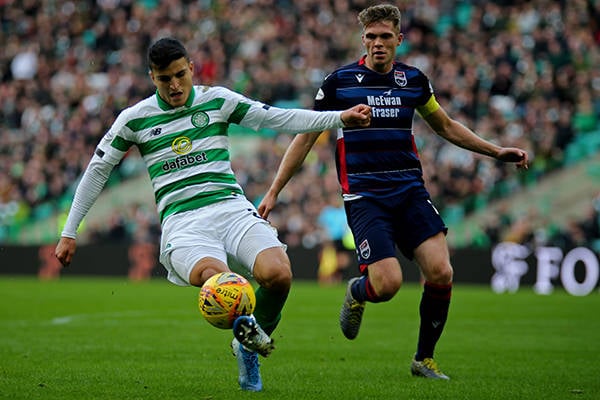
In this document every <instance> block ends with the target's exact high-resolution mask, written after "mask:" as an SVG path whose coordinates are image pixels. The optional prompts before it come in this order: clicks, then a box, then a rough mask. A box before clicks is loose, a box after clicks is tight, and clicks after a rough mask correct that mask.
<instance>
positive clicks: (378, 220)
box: [344, 198, 396, 273]
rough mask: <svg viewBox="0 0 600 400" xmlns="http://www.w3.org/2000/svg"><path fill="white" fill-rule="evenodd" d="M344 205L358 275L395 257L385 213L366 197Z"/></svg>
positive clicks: (392, 240) (385, 211) (389, 215)
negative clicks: (352, 241)
mask: <svg viewBox="0 0 600 400" xmlns="http://www.w3.org/2000/svg"><path fill="white" fill-rule="evenodd" d="M344 206H345V208H346V214H347V216H348V224H349V226H350V229H351V230H352V235H353V236H354V243H355V246H356V253H357V256H358V264H359V266H360V268H361V272H363V273H364V272H365V267H366V266H369V265H372V264H374V263H376V262H378V261H379V260H383V259H386V258H391V257H395V255H396V244H395V242H394V234H393V232H394V227H393V224H394V222H393V219H392V216H391V214H390V213H389V211H388V210H386V209H385V207H383V206H381V205H380V204H379V203H377V202H375V201H372V200H370V199H366V198H362V199H358V200H353V201H349V202H346V203H345V204H344Z"/></svg>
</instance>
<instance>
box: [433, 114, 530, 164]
mask: <svg viewBox="0 0 600 400" xmlns="http://www.w3.org/2000/svg"><path fill="white" fill-rule="evenodd" d="M424 119H425V121H426V122H427V124H429V126H430V127H431V129H433V130H434V131H435V132H436V133H437V134H438V135H439V136H441V137H443V138H444V139H446V140H448V141H449V142H451V143H453V144H455V145H457V146H459V147H462V148H463V149H467V150H471V151H473V152H476V153H479V154H483V155H486V156H489V157H493V158H495V159H497V160H500V161H504V162H511V163H515V164H516V165H517V168H523V169H527V168H528V164H529V158H528V155H527V152H526V151H525V150H522V149H519V148H516V147H500V146H498V145H496V144H494V143H492V142H489V141H487V140H485V139H483V138H481V137H480V136H478V135H477V134H476V133H475V132H473V131H472V130H471V129H469V128H467V127H466V126H464V125H463V124H461V123H460V122H458V121H456V120H454V119H452V118H450V117H449V116H448V114H446V112H445V111H444V110H443V109H442V108H441V107H440V108H438V109H437V110H436V111H434V112H433V113H431V114H429V115H427V116H425V117H424Z"/></svg>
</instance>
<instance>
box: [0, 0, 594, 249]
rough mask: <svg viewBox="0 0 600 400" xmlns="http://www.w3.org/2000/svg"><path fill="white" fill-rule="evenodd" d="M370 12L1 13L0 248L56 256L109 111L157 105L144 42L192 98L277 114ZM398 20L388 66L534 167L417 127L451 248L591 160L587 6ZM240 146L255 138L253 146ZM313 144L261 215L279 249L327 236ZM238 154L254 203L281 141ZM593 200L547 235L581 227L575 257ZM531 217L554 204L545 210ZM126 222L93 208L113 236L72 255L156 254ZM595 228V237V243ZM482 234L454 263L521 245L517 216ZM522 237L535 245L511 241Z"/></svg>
mask: <svg viewBox="0 0 600 400" xmlns="http://www.w3.org/2000/svg"><path fill="white" fill-rule="evenodd" d="M365 4H366V2H364V1H350V0H337V1H334V0H331V1H321V0H302V1H293V2H292V1H286V0H257V1H251V2H249V1H196V2H192V1H184V0H174V1H169V2H158V1H153V0H144V1H131V0H121V1H119V0H117V1H106V0H97V1H95V2H83V3H78V4H77V5H76V4H75V2H73V1H66V0H57V1H44V0H39V1H36V0H31V1H25V2H10V1H9V2H6V3H4V4H3V5H2V7H0V44H1V45H2V48H3V52H1V53H0V98H2V104H1V107H0V121H1V122H0V124H1V132H2V133H1V134H0V243H25V242H28V241H29V242H31V241H34V242H47V243H52V242H54V241H55V240H56V235H57V234H58V229H59V228H58V226H59V225H60V223H59V221H60V218H61V215H62V214H63V213H64V211H65V209H66V207H67V205H68V204H69V202H70V199H71V197H72V194H73V192H72V191H73V184H74V182H76V180H77V179H78V176H79V175H80V173H81V172H82V170H83V168H85V166H86V164H87V162H88V161H89V157H90V155H91V154H92V151H93V149H94V147H95V145H96V143H97V142H98V140H99V139H100V137H101V136H102V134H103V133H104V131H105V130H106V129H107V127H108V126H109V125H110V124H111V123H112V121H113V119H114V117H115V115H116V113H117V112H118V111H119V110H120V109H122V108H124V107H126V106H127V105H128V104H131V103H133V102H135V101H137V100H139V99H141V98H143V97H145V96H148V95H150V94H152V93H153V87H152V84H151V81H150V80H149V79H148V77H147V71H146V67H145V59H144V57H145V50H146V47H147V45H148V44H149V43H150V42H151V41H152V40H153V39H156V38H158V37H160V36H166V35H173V36H177V37H178V38H180V39H181V40H183V41H184V42H185V43H186V46H187V47H188V48H189V49H192V50H193V58H194V61H195V64H196V67H197V68H196V79H197V81H198V82H203V83H207V84H219V85H225V86H228V87H231V88H233V89H235V90H238V91H240V92H242V93H244V94H246V95H248V96H250V97H254V98H257V99H261V100H263V101H265V102H267V103H271V104H274V105H279V106H283V107H286V106H306V107H310V105H311V99H312V97H313V95H314V93H315V91H316V87H317V86H318V85H319V84H320V82H321V81H322V79H323V77H324V76H325V75H326V74H327V73H328V72H329V71H331V70H332V69H334V68H335V67H337V66H339V65H341V64H342V63H344V62H351V61H353V60H355V59H356V58H357V57H358V56H359V55H360V51H361V49H360V48H357V47H356V44H357V43H359V42H358V40H357V38H358V37H359V36H360V32H359V31H356V30H352V29H354V28H349V27H355V26H357V24H356V23H355V18H356V12H357V10H359V9H361V8H362V7H363V6H364V5H365ZM400 7H401V9H402V11H403V18H404V21H403V31H404V33H405V35H406V40H405V42H404V43H403V45H402V46H401V47H400V48H399V49H398V58H399V59H401V60H402V61H404V62H406V63H409V64H413V65H416V66H417V67H419V68H420V69H422V70H423V71H424V72H425V73H426V74H427V75H428V76H429V77H430V79H431V81H432V83H433V85H434V87H435V89H436V94H437V96H438V99H439V101H440V102H441V103H442V104H443V105H444V107H446V109H447V110H449V112H450V113H452V114H453V115H454V116H456V117H457V118H458V119H460V120H462V121H463V122H465V123H466V124H467V125H469V126H471V127H473V128H474V129H475V130H476V131H477V132H478V133H479V134H481V135H483V136H485V137H486V138H488V139H491V140H494V141H497V142H498V143H503V144H504V145H518V146H519V147H521V148H526V149H527V150H528V151H529V152H530V153H531V154H530V158H532V159H533V163H532V165H531V168H530V170H529V172H528V173H525V174H524V173H517V172H516V171H514V170H513V169H511V168H510V166H506V165H502V164H497V163H495V162H493V161H491V160H489V159H485V158H481V157H477V156H474V155H471V154H469V153H467V152H465V151H463V150H460V149H457V148H455V147H453V146H451V145H449V144H447V143H445V142H443V141H441V140H439V139H438V138H436V137H435V136H433V135H432V134H430V133H429V132H428V130H427V128H425V127H424V125H423V124H422V123H417V125H416V129H415V135H416V140H417V144H418V147H419V149H420V155H421V158H422V159H423V161H424V162H423V164H424V166H425V171H424V172H425V177H426V179H427V186H428V188H429V190H430V192H431V194H432V196H433V198H434V202H435V204H436V205H437V206H438V208H439V209H440V211H441V212H442V213H443V215H444V217H445V219H446V220H447V222H448V223H449V224H450V225H451V226H457V227H458V229H457V231H460V230H461V225H460V224H461V223H463V222H466V221H470V220H469V218H470V217H471V216H473V215H478V214H479V213H481V212H485V211H483V210H487V209H488V207H490V204H492V205H494V204H500V203H496V202H497V201H498V200H499V199H500V200H501V199H510V198H511V197H516V194H517V193H518V192H521V191H524V190H530V189H531V190H533V189H534V188H535V187H536V186H537V185H539V184H541V183H543V182H544V181H547V180H548V182H552V181H549V179H553V176H554V175H555V174H554V173H555V172H556V171H560V170H563V169H567V168H568V169H571V168H576V167H577V166H578V165H580V164H581V163H582V162H586V160H590V159H592V160H594V157H597V154H598V153H599V152H600V122H599V121H600V70H599V69H598V67H597V66H598V65H600V28H599V23H598V21H600V4H599V3H598V2H594V1H585V0H574V1H569V2H564V1H545V0H533V1H530V2H518V1H509V0H505V1H494V2H488V1H485V2H484V1H477V0H473V1H444V2H440V1H436V0H428V1H406V2H402V4H401V6H400ZM67 22H68V23H67ZM249 135H253V136H251V138H250V139H248V137H249ZM241 138H244V139H243V140H244V141H243V142H241V141H242V139H241ZM322 139H323V140H322V141H321V143H320V144H319V145H318V146H317V147H316V148H315V150H314V151H313V153H312V154H311V156H310V158H309V159H308V160H307V163H306V164H305V166H304V167H303V169H302V171H301V172H300V173H299V175H298V176H297V177H296V178H295V179H294V180H293V182H292V183H291V184H290V185H289V186H288V187H287V188H286V190H285V192H284V193H283V194H282V196H281V200H282V204H281V206H280V207H278V209H277V210H275V212H274V213H273V214H272V222H273V224H274V225H275V226H277V227H278V228H279V230H280V235H281V237H282V240H284V241H285V242H287V243H288V244H289V245H290V246H296V245H298V246H314V245H316V244H318V243H319V242H321V241H322V240H323V235H324V234H325V233H324V231H323V230H322V229H320V228H319V227H318V224H317V223H316V221H317V218H318V215H319V213H320V211H321V210H322V208H323V207H324V205H325V204H326V202H327V199H328V198H330V194H331V193H332V192H336V191H337V190H338V187H337V184H336V178H335V170H334V167H333V164H332V153H331V144H332V143H331V138H329V139H328V138H327V137H325V136H324V137H323V138H322ZM237 140H240V142H241V143H244V145H248V149H247V150H245V151H244V150H243V151H239V152H238V155H237V156H236V158H235V159H234V160H233V163H234V167H235V170H236V173H237V174H238V176H239V179H240V181H241V183H242V184H243V186H244V189H245V190H246V192H247V194H248V197H249V198H251V199H252V200H253V201H255V202H256V203H258V202H259V201H260V196H261V195H262V194H263V193H264V192H265V190H266V188H267V186H268V184H269V182H270V179H271V177H272V175H271V172H272V171H275V170H276V167H277V165H278V162H279V159H280V157H281V155H282V154H283V151H284V150H285V147H286V145H287V144H288V143H289V140H290V137H287V136H283V135H279V134H277V132H261V133H260V134H259V135H256V134H255V133H252V132H246V131H243V130H238V129H236V130H234V131H233V133H232V141H233V142H236V141H237ZM250 143H251V146H250V145H249V144H250ZM588 168H589V170H590V171H591V172H590V174H588V175H585V176H584V178H581V179H582V180H581V181H580V183H581V185H584V186H586V187H591V188H594V187H595V188H599V187H600V185H598V172H597V171H598V163H597V162H596V163H595V164H594V163H593V162H592V163H591V164H590V166H589V167H588ZM594 171H595V172H594ZM144 174H145V172H144V171H143V170H142V169H141V168H140V160H139V156H138V155H137V154H136V153H135V152H132V153H131V154H130V155H129V156H128V157H127V158H126V159H125V160H124V162H123V163H122V164H121V165H120V167H119V168H118V169H117V170H115V172H114V173H113V175H112V176H111V180H110V185H109V187H108V188H107V189H106V193H105V196H107V197H106V199H107V200H103V202H106V201H108V202H109V204H113V203H110V202H111V201H112V200H111V199H115V198H116V197H114V196H117V195H116V194H114V195H113V194H112V193H113V191H112V190H111V189H112V188H113V187H114V186H115V185H122V184H135V182H137V181H138V180H143V179H144V177H143V175H144ZM317 182H318V184H315V183H317ZM594 185H595V186H594ZM592 192H593V191H592ZM592 192H590V194H586V196H589V197H587V198H586V199H585V200H586V201H587V206H588V207H589V208H590V211H589V214H585V216H584V214H582V213H580V214H578V218H580V219H579V220H577V221H574V222H573V221H570V222H564V225H562V226H560V227H557V228H556V229H555V230H556V231H557V232H562V231H566V230H567V228H572V225H573V224H574V225H577V226H579V227H583V228H581V229H583V230H584V232H586V233H585V234H586V235H588V236H589V237H588V238H586V240H589V241H597V240H598V239H599V238H600V233H599V232H598V228H597V225H598V223H597V219H598V209H599V208H600V206H599V205H598V203H599V200H598V192H600V190H597V191H595V193H592ZM114 193H117V191H115V192H114ZM547 196H554V194H548V195H547ZM115 201H116V200H115ZM542 201H546V202H547V203H551V201H550V199H548V198H546V200H542ZM124 204H126V205H124V206H123V207H122V208H121V207H113V208H112V210H111V211H110V214H109V216H110V218H107V217H106V215H104V214H103V213H104V212H108V211H104V208H102V207H101V206H99V205H96V207H99V208H98V210H97V212H98V213H99V214H102V215H103V217H102V219H101V218H98V220H100V221H110V223H106V222H105V223H102V224H98V223H96V222H95V221H96V220H95V219H94V218H93V216H92V215H90V218H88V220H87V221H86V226H85V228H84V230H85V234H84V237H85V238H87V240H96V241H111V240H117V239H118V240H130V241H147V240H153V239H154V238H155V236H156V233H157V229H158V226H157V225H156V218H155V216H154V215H153V211H152V198H151V197H149V196H148V195H146V194H144V195H143V196H141V197H139V198H137V199H135V198H134V199H128V200H126V202H125V203H124ZM489 209H490V210H494V213H495V214H497V213H499V211H496V208H493V207H492V208H489ZM586 209H587V208H586ZM594 210H595V214H594ZM543 211H544V212H548V213H553V212H554V210H545V209H544V210H543ZM498 216H499V217H501V216H500V215H498ZM590 218H592V219H593V218H595V219H596V224H595V227H594V225H593V224H592V223H591V222H590V221H591V220H590ZM488 222H489V223H490V224H492V221H488ZM493 224H494V225H490V226H488V227H487V228H486V231H485V232H486V233H485V235H486V236H485V238H484V239H483V240H481V239H478V240H477V241H476V242H475V243H474V242H472V241H471V242H470V241H469V240H461V241H460V244H459V243H457V245H465V246H467V245H474V244H481V243H484V244H485V243H489V242H490V241H493V240H494V238H496V237H503V236H506V235H505V234H499V233H494V232H514V231H516V230H517V228H518V223H517V222H515V218H514V216H511V218H504V219H502V218H497V219H496V220H495V221H494V222H493ZM515 225H517V226H516V227H515ZM584 228H585V229H584ZM498 235H500V236H498ZM559 236H560V235H558V234H557V238H558V237H559ZM562 236H563V237H564V236H565V235H562ZM531 237H533V235H532V234H531V232H529V234H528V235H521V237H520V238H517V239H514V240H530V238H531ZM557 240H559V239H557ZM560 240H564V239H560Z"/></svg>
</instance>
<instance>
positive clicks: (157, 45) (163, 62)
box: [148, 37, 190, 69]
mask: <svg viewBox="0 0 600 400" xmlns="http://www.w3.org/2000/svg"><path fill="white" fill-rule="evenodd" d="M181 57H185V59H186V60H187V61H190V56H189V55H188V52H187V50H186V49H185V47H184V46H183V44H182V43H181V42H180V41H179V40H177V39H175V38H171V37H166V38H162V39H158V40H157V41H156V42H154V43H153V44H152V45H151V46H150V48H149V49H148V64H149V66H150V69H164V68H167V67H168V66H169V64H171V63H172V62H173V61H175V60H179V59H180V58H181Z"/></svg>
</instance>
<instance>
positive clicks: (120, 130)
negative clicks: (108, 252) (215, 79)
mask: <svg viewBox="0 0 600 400" xmlns="http://www.w3.org/2000/svg"><path fill="white" fill-rule="evenodd" d="M268 109H269V107H268V106H266V105H265V104H263V103H260V102H257V101H254V100H250V99H248V98H246V97H244V96H242V95H240V94H238V93H235V92H233V91H231V90H229V89H226V88H223V87H207V86H194V87H193V89H192V93H191V95H190V98H189V99H188V102H187V103H186V104H185V105H184V106H181V107H177V108H173V107H172V106H170V105H169V104H167V103H166V102H164V101H163V100H162V99H161V98H160V97H159V96H158V93H157V94H156V95H154V96H151V97H148V98H147V99H145V100H142V101H141V102H139V103H137V104H136V105H134V106H132V107H130V108H127V109H125V110H123V111H122V112H121V113H120V114H119V116H118V117H117V119H116V120H115V122H114V124H113V125H112V127H111V128H110V130H109V131H108V132H107V133H106V135H105V136H104V137H103V139H102V141H101V142H100V144H99V145H98V147H97V149H96V155H97V156H100V157H101V158H102V159H103V160H105V161H106V162H108V163H109V164H111V165H113V166H114V165H116V164H118V163H119V162H120V160H121V159H122V158H123V157H124V156H125V154H126V153H127V151H128V150H129V148H130V147H131V146H132V145H136V146H137V147H138V148H139V151H140V153H141V155H142V157H143V160H144V162H145V164H146V168H147V169H148V173H149V175H150V179H151V181H152V186H153V188H154V196H155V200H156V204H157V209H158V212H159V215H160V220H161V221H163V220H164V219H165V218H166V217H168V216H169V215H171V214H175V213H179V212H184V211H188V210H192V209H197V208H200V207H203V206H206V205H208V204H212V203H215V202H218V201H221V200H223V199H227V198H231V197H233V196H236V195H241V194H243V191H242V188H241V187H240V185H239V184H238V183H237V181H236V178H235V175H234V173H233V170H232V169H231V162H230V154H229V138H228V135H227V128H228V125H229V124H231V123H234V124H239V125H242V126H245V127H247V128H250V129H253V130H258V129H259V128H260V127H261V123H262V121H263V120H264V119H265V115H266V113H267V110H268Z"/></svg>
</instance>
